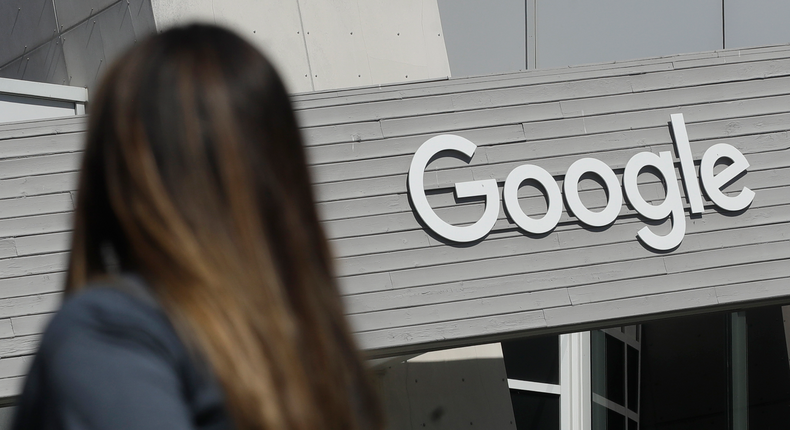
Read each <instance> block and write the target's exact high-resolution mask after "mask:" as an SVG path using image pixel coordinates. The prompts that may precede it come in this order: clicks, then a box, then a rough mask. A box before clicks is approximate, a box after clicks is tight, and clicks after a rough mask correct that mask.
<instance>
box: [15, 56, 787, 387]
mask: <svg viewBox="0 0 790 430" xmlns="http://www.w3.org/2000/svg"><path fill="white" fill-rule="evenodd" d="M788 79H790V48H788V47H774V48H760V49H750V50H741V51H737V50H731V51H719V52H708V53H700V54H692V55H680V56H674V57H666V58H656V59H650V60H640V61H635V62H630V63H624V64H608V65H607V64H604V65H596V66H584V67H575V68H568V69H562V70H551V71H529V72H521V73H514V74H509V75H500V76H496V77H482V78H468V79H451V80H437V81H433V82H423V83H412V84H401V85H392V86H382V87H381V88H367V89H351V90H342V91H341V90H338V91H333V92H323V93H313V94H305V95H299V96H295V97H294V101H295V106H296V108H297V113H298V116H299V119H300V121H301V125H302V127H303V132H304V135H305V137H306V140H307V145H308V147H307V152H308V156H309V159H310V162H311V164H312V166H311V170H312V174H313V178H312V179H313V182H314V184H315V187H316V192H317V198H318V204H319V208H320V213H321V216H322V219H323V225H324V227H325V229H326V231H327V234H328V236H329V238H330V241H331V245H332V247H333V249H334V251H335V254H336V257H337V270H338V273H339V275H340V277H341V278H340V283H341V286H342V290H343V294H344V296H345V301H346V304H347V312H348V315H349V318H350V319H351V322H352V324H353V326H354V327H355V330H356V336H357V338H358V340H359V341H360V343H361V344H362V346H363V347H364V348H366V349H367V350H368V351H369V352H370V354H371V356H385V355H391V354H398V353H417V352H422V351H426V350H431V349H439V348H443V347H448V346H454V345H463V344H470V343H482V342H486V341H496V340H500V339H503V338H509V337H513V336H518V335H522V334H538V333H544V332H550V331H563V332H574V331H579V330H583V329H586V328H590V327H605V326H612V325H620V324H625V323H627V322H632V321H643V320H649V319H652V318H658V317H663V316H669V315H676V314H680V313H686V312H701V311H706V310H720V309H726V308H732V307H742V306H749V305H751V304H756V303H765V301H766V300H788V299H790V288H789V287H788V285H789V284H788V278H789V277H790V272H788V270H790V265H788V260H789V259H790V254H789V253H790V240H789V238H790V218H789V217H790V210H788V208H790V201H788V196H790V193H789V192H788V187H790V183H788V178H790V175H788V172H790V171H788V169H790V158H788V157H790V151H789V150H788V149H789V148H790V136H788V130H790V111H789V110H788V106H790V103H789V101H790V99H789V98H788V97H790V92H789V91H788V88H790V85H789V84H790V81H789V80H788ZM671 113H683V114H684V115H685V118H686V123H687V125H688V134H689V138H690V139H691V149H692V153H693V156H694V159H695V160H696V161H697V162H699V159H700V156H701V154H702V153H703V152H704V151H705V150H706V149H707V148H708V147H710V146H711V145H713V144H714V143H720V142H723V143H729V144H731V145H734V146H735V147H737V148H738V149H739V150H741V151H742V152H743V153H744V154H745V156H746V158H747V160H748V161H749V162H750V163H751V167H750V168H749V171H748V173H747V174H746V175H744V176H743V177H741V178H739V179H738V180H737V181H736V182H735V183H734V184H733V185H731V186H730V188H728V189H740V187H742V186H748V187H749V188H751V189H753V190H755V192H756V193H757V194H756V197H755V200H754V202H753V203H752V204H751V206H750V207H749V208H748V209H747V210H745V211H743V212H742V213H727V212H723V211H720V210H716V209H715V208H714V207H713V205H712V204H711V202H710V201H707V200H706V202H705V204H706V206H705V212H704V214H702V216H700V217H694V218H690V219H687V231H686V235H685V239H684V240H683V242H682V244H681V245H680V246H679V247H678V248H677V249H675V250H673V251H671V252H655V251H652V250H650V249H647V248H645V247H644V246H643V245H642V244H641V243H640V242H639V241H638V240H637V239H636V238H635V234H636V232H637V231H638V230H639V229H640V228H642V227H643V226H645V225H646V222H645V220H644V219H642V218H640V217H639V216H637V214H636V212H635V211H634V210H633V209H632V208H631V207H630V206H628V205H627V204H624V205H623V206H622V208H621V210H620V216H619V217H618V219H617V220H616V221H615V222H614V224H613V225H611V226H610V227H608V228H603V229H592V228H587V227H584V226H582V225H581V224H580V223H579V222H578V220H577V219H576V218H575V217H574V216H572V215H571V214H568V213H567V210H564V213H563V216H562V218H561V220H560V224H559V226H558V227H557V228H556V229H554V230H553V231H552V232H550V233H548V234H546V235H542V236H534V235H527V234H525V233H523V232H521V231H520V230H518V229H517V228H516V226H515V225H514V224H513V223H512V222H511V221H510V220H509V219H508V218H507V217H506V216H505V214H504V213H503V212H502V213H500V214H499V219H498V221H497V223H496V225H495V226H494V230H493V231H492V232H491V233H490V234H489V235H488V236H487V237H486V238H485V239H484V240H482V241H480V242H479V243H476V244H472V245H463V246H459V245H455V244H452V243H447V242H446V241H443V240H441V239H440V238H438V237H437V236H434V235H432V234H430V233H428V232H427V231H426V230H425V229H424V228H423V225H422V224H421V222H420V221H419V219H418V217H417V216H416V214H415V213H414V212H413V211H412V207H411V205H410V203H409V199H408V196H407V194H406V173H407V170H408V166H409V163H410V162H411V159H412V156H413V154H414V152H415V151H416V149H417V148H418V147H419V146H420V145H421V144H422V143H423V142H424V141H425V140H427V139H428V138H430V137H432V136H435V135H436V134H439V133H455V134H458V135H461V136H465V137H467V138H469V139H471V140H472V141H473V142H475V143H476V144H478V145H479V148H478V150H477V152H476V153H475V157H474V158H473V159H472V161H471V164H470V165H467V164H465V163H463V162H462V161H460V160H457V159H447V158H443V159H440V160H437V161H435V162H434V163H432V164H431V165H430V166H429V170H430V172H429V173H428V174H427V175H426V184H428V188H430V189H431V190H432V191H430V194H431V196H430V201H431V204H432V205H433V206H434V208H436V210H437V212H438V213H439V215H440V216H441V217H444V218H445V219H446V220H448V221H450V222H453V223H464V222H472V221H475V220H476V219H477V218H478V217H479V215H480V213H482V210H483V207H482V204H481V203H478V202H468V203H467V202H463V203H460V204H458V203H456V202H455V199H454V198H453V195H452V191H451V190H452V186H453V184H454V183H456V182H459V181H464V180H472V179H481V178H495V179H496V180H497V181H498V182H499V185H500V187H501V186H502V181H504V179H505V178H506V176H507V174H508V172H510V171H511V170H512V169H513V168H514V167H515V166H518V165H521V164H524V163H527V162H530V163H534V164H536V165H539V166H541V167H543V168H545V169H547V170H548V171H549V172H550V173H551V174H552V175H554V178H555V179H556V180H558V181H560V182H561V181H562V180H563V178H564V172H565V171H566V170H567V168H568V166H569V165H570V164H571V163H572V162H573V161H575V160H577V159H579V158H582V157H584V156H592V157H596V158H599V159H600V160H602V161H604V162H605V163H606V164H608V165H609V166H611V167H612V168H613V169H614V171H615V172H616V173H617V175H618V177H619V176H621V175H622V169H623V167H624V165H625V163H626V161H628V159H629V158H630V157H631V156H632V155H633V154H635V153H637V152H642V151H652V152H658V151H673V149H672V138H671V135H670V129H669V127H668V125H667V122H668V121H669V115H670V114H671ZM84 130H85V123H84V118H82V117H75V118H72V119H59V120H50V121H43V122H36V123H18V124H11V125H4V126H0V397H2V396H6V395H12V394H15V393H16V392H18V391H17V390H18V384H19V383H20V381H21V375H23V374H24V369H25V366H26V365H27V363H28V362H29V357H30V354H32V353H33V352H34V351H35V348H36V345H37V343H38V338H39V333H41V331H42V329H43V327H44V324H45V323H46V321H47V320H48V318H49V316H50V315H51V312H53V311H55V310H56V309H57V308H58V306H59V303H60V300H61V295H60V289H61V285H62V279H63V270H64V269H65V264H66V260H67V250H68V246H69V230H70V228H71V225H70V217H71V212H72V211H73V199H72V192H73V191H74V189H75V179H76V170H77V168H78V165H79V161H80V150H81V148H82V145H83V143H82V140H83V138H84ZM676 164H677V163H676ZM678 177H680V175H679V174H678ZM582 185H583V188H584V187H586V188H585V189H586V190H587V191H585V192H583V193H582V194H583V198H584V199H585V202H586V203H588V204H590V206H591V207H592V206H595V205H596V204H600V203H603V199H604V197H603V193H602V192H601V191H600V188H597V187H596V185H595V184H594V183H589V184H585V183H584V182H582ZM641 188H642V189H643V192H644V193H645V194H647V193H652V194H651V195H652V196H653V197H654V198H655V199H656V200H661V199H662V198H663V197H662V196H663V194H662V193H663V188H662V186H661V185H660V183H658V182H657V181H656V179H655V177H652V178H651V177H650V176H649V175H648V177H647V178H646V180H645V181H644V183H643V185H642V186H641ZM522 190H523V191H524V192H525V193H524V194H523V196H522V198H521V205H522V207H524V208H525V209H526V210H527V211H528V212H532V213H540V211H541V210H542V207H541V203H542V202H543V198H542V197H540V196H539V195H537V192H536V191H535V190H533V189H531V188H530V187H523V189H522ZM530 191H531V193H530ZM587 199H589V200H587ZM543 204H545V203H543ZM664 227H666V225H665V226H664ZM651 228H661V227H656V226H653V225H651Z"/></svg>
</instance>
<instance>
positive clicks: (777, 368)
mask: <svg viewBox="0 0 790 430" xmlns="http://www.w3.org/2000/svg"><path fill="white" fill-rule="evenodd" d="M746 325H747V327H748V334H747V337H748V369H749V371H748V375H749V428H752V429H773V428H779V427H782V426H785V425H787V423H790V362H788V359H787V345H788V339H789V338H788V333H786V332H785V328H784V325H783V316H782V308H781V306H772V307H766V308H759V309H753V310H749V311H747V312H746ZM779 423H782V424H781V425H780V424H779ZM777 426H779V427H777Z"/></svg>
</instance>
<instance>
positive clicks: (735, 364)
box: [728, 311, 749, 430]
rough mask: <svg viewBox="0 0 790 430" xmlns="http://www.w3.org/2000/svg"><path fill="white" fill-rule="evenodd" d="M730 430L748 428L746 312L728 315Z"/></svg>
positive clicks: (744, 429) (745, 429)
mask: <svg viewBox="0 0 790 430" xmlns="http://www.w3.org/2000/svg"><path fill="white" fill-rule="evenodd" d="M728 328H729V330H728V332H729V339H728V340H729V346H730V348H729V360H728V364H729V366H728V367H729V371H730V384H729V399H728V400H729V406H730V407H729V412H730V430H747V429H748V428H749V362H748V359H749V357H748V338H747V327H746V312H744V311H741V312H733V313H731V314H730V315H729V324H728Z"/></svg>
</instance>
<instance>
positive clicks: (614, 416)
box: [606, 409, 625, 430]
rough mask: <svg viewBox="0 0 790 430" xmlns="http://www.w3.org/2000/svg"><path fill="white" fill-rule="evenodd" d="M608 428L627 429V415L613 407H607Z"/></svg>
mask: <svg viewBox="0 0 790 430" xmlns="http://www.w3.org/2000/svg"><path fill="white" fill-rule="evenodd" d="M606 430H625V417H624V416H622V415H620V414H618V413H617V412H615V411H613V410H611V409H607V411H606Z"/></svg>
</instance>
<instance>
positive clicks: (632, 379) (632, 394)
mask: <svg viewBox="0 0 790 430" xmlns="http://www.w3.org/2000/svg"><path fill="white" fill-rule="evenodd" d="M628 409H630V410H632V411H634V412H639V351H637V350H636V348H633V347H631V346H629V347H628Z"/></svg>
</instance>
